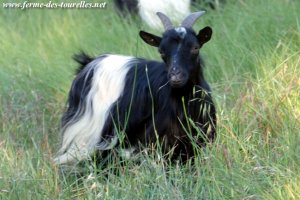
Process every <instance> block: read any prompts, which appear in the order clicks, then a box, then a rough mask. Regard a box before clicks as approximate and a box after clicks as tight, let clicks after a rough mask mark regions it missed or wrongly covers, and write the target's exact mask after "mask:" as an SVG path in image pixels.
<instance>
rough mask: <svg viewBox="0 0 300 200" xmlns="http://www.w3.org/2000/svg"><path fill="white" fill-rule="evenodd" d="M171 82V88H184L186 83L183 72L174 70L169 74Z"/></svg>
mask: <svg viewBox="0 0 300 200" xmlns="http://www.w3.org/2000/svg"><path fill="white" fill-rule="evenodd" d="M169 82H170V85H171V87H174V88H179V87H182V86H183V85H184V84H185V82H186V80H185V78H184V75H183V72H182V71H181V70H179V69H178V68H172V69H171V70H170V72H169Z"/></svg>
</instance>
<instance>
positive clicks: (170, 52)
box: [55, 11, 216, 164]
mask: <svg viewBox="0 0 300 200" xmlns="http://www.w3.org/2000/svg"><path fill="white" fill-rule="evenodd" d="M203 13H204V12H203V11H202V12H196V13H192V14H191V15H189V16H188V17H186V18H185V20H184V21H183V22H182V24H181V26H180V27H176V28H174V27H173V25H172V23H171V21H170V20H169V18H168V17H167V16H165V15H164V14H162V13H157V15H158V16H159V18H160V19H161V21H162V23H163V25H164V27H165V32H164V34H163V36H162V37H159V36H155V35H152V34H150V33H147V32H144V31H140V36H141V38H142V39H143V40H144V41H145V42H146V43H148V44H150V45H152V46H155V47H158V50H159V52H160V54H161V57H162V60H163V62H158V61H151V60H145V59H141V58H135V57H129V56H123V55H113V54H105V55H101V56H99V57H97V58H95V59H93V58H90V57H89V56H87V55H85V54H82V55H81V56H77V57H76V60H77V61H78V62H79V63H81V65H82V68H81V69H80V71H79V72H78V74H77V76H76V78H75V80H74V81H73V84H72V87H71V90H70V93H69V99H68V105H69V106H68V109H67V111H66V112H65V114H64V115H63V118H62V133H63V141H62V147H61V149H60V151H59V155H58V157H57V158H55V162H56V163H58V164H63V163H67V162H70V161H74V160H79V161H80V160H83V159H85V158H87V157H88V156H89V155H90V154H91V153H93V152H95V151H96V150H97V151H98V152H101V151H105V150H110V149H112V148H114V147H116V146H121V147H122V148H125V149H130V152H132V151H137V150H138V149H139V148H141V147H142V146H146V145H149V144H153V143H156V142H159V144H160V145H161V147H162V152H163V153H165V154H167V153H168V154H169V155H170V157H169V158H171V159H172V160H174V159H180V160H183V161H184V160H186V159H188V158H190V157H193V156H194V147H195V145H196V146H199V147H202V146H204V145H205V143H207V142H211V141H213V140H214V139H215V136H216V110H215V106H214V104H213V101H212V97H211V94H210V93H211V91H210V88H209V85H208V84H207V82H206V81H205V79H204V76H203V71H202V70H203V66H202V60H201V58H200V56H199V49H200V48H201V47H202V45H203V44H204V43H206V42H207V41H209V40H210V38H211V35H212V30H211V28H210V27H205V28H203V29H202V30H200V31H199V33H198V34H196V33H195V32H194V31H193V29H192V25H193V24H194V22H195V21H196V19H197V18H198V17H200V16H201V15H202V14H203ZM122 136H124V137H122ZM192 143H194V144H192ZM170 151H171V152H170Z"/></svg>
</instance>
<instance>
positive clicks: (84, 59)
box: [73, 52, 94, 74]
mask: <svg viewBox="0 0 300 200" xmlns="http://www.w3.org/2000/svg"><path fill="white" fill-rule="evenodd" d="M73 59H74V60H75V61H76V62H78V63H79V64H80V66H79V67H78V68H77V70H76V74H78V73H79V72H81V71H82V70H83V69H84V68H85V66H86V65H87V64H89V63H90V62H92V61H93V60H94V58H92V57H90V56H89V55H87V54H86V53H84V52H80V53H79V54H75V55H74V56H73Z"/></svg>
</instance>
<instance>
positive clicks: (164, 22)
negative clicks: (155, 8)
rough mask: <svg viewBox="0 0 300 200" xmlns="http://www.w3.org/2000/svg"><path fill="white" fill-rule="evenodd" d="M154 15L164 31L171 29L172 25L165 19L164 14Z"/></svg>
mask: <svg viewBox="0 0 300 200" xmlns="http://www.w3.org/2000/svg"><path fill="white" fill-rule="evenodd" d="M156 14H157V16H158V17H159V19H160V20H161V22H162V24H163V25H164V27H165V30H166V31H167V30H170V29H172V28H173V24H172V22H171V20H170V19H169V17H167V16H166V15H165V14H164V13H161V12H157V13H156Z"/></svg>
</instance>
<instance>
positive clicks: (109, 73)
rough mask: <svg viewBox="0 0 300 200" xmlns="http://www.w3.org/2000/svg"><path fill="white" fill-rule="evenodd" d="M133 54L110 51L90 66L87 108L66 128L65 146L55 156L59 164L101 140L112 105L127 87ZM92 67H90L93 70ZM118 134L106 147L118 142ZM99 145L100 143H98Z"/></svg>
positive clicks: (88, 151)
mask: <svg viewBox="0 0 300 200" xmlns="http://www.w3.org/2000/svg"><path fill="white" fill-rule="evenodd" d="M132 59H133V57H127V56H121V55H108V56H107V57H105V58H98V59H95V60H94V61H93V62H91V63H90V64H89V65H88V66H87V68H90V69H94V75H93V80H92V84H91V89H90V91H89V93H88V95H87V97H86V102H85V104H86V105H85V111H84V113H83V115H82V116H80V118H79V119H78V118H75V117H74V118H75V119H72V120H74V122H73V123H72V120H71V122H70V123H68V124H67V125H66V126H67V127H65V128H64V129H63V130H64V132H63V142H62V147H61V149H60V150H59V154H60V155H59V156H58V157H56V158H55V159H54V162H55V163H57V164H63V163H67V162H71V161H74V160H83V159H84V158H87V157H88V156H89V155H90V154H91V153H92V152H93V151H94V150H95V148H96V145H97V143H99V142H101V141H100V138H101V136H102V129H103V127H104V124H105V121H106V120H107V117H108V114H109V110H110V108H111V105H112V104H113V103H114V102H115V101H116V100H117V99H118V98H119V97H120V95H121V94H122V91H123V90H124V84H125V77H126V74H127V72H128V70H129V69H130V65H129V64H128V63H130V61H131V60H132ZM90 69H89V70H90ZM116 142H117V137H116V136H115V137H114V138H113V139H112V140H111V141H110V143H109V144H107V145H105V146H103V149H100V150H105V149H110V148H113V147H114V146H115V145H116ZM97 149H99V147H97Z"/></svg>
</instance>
